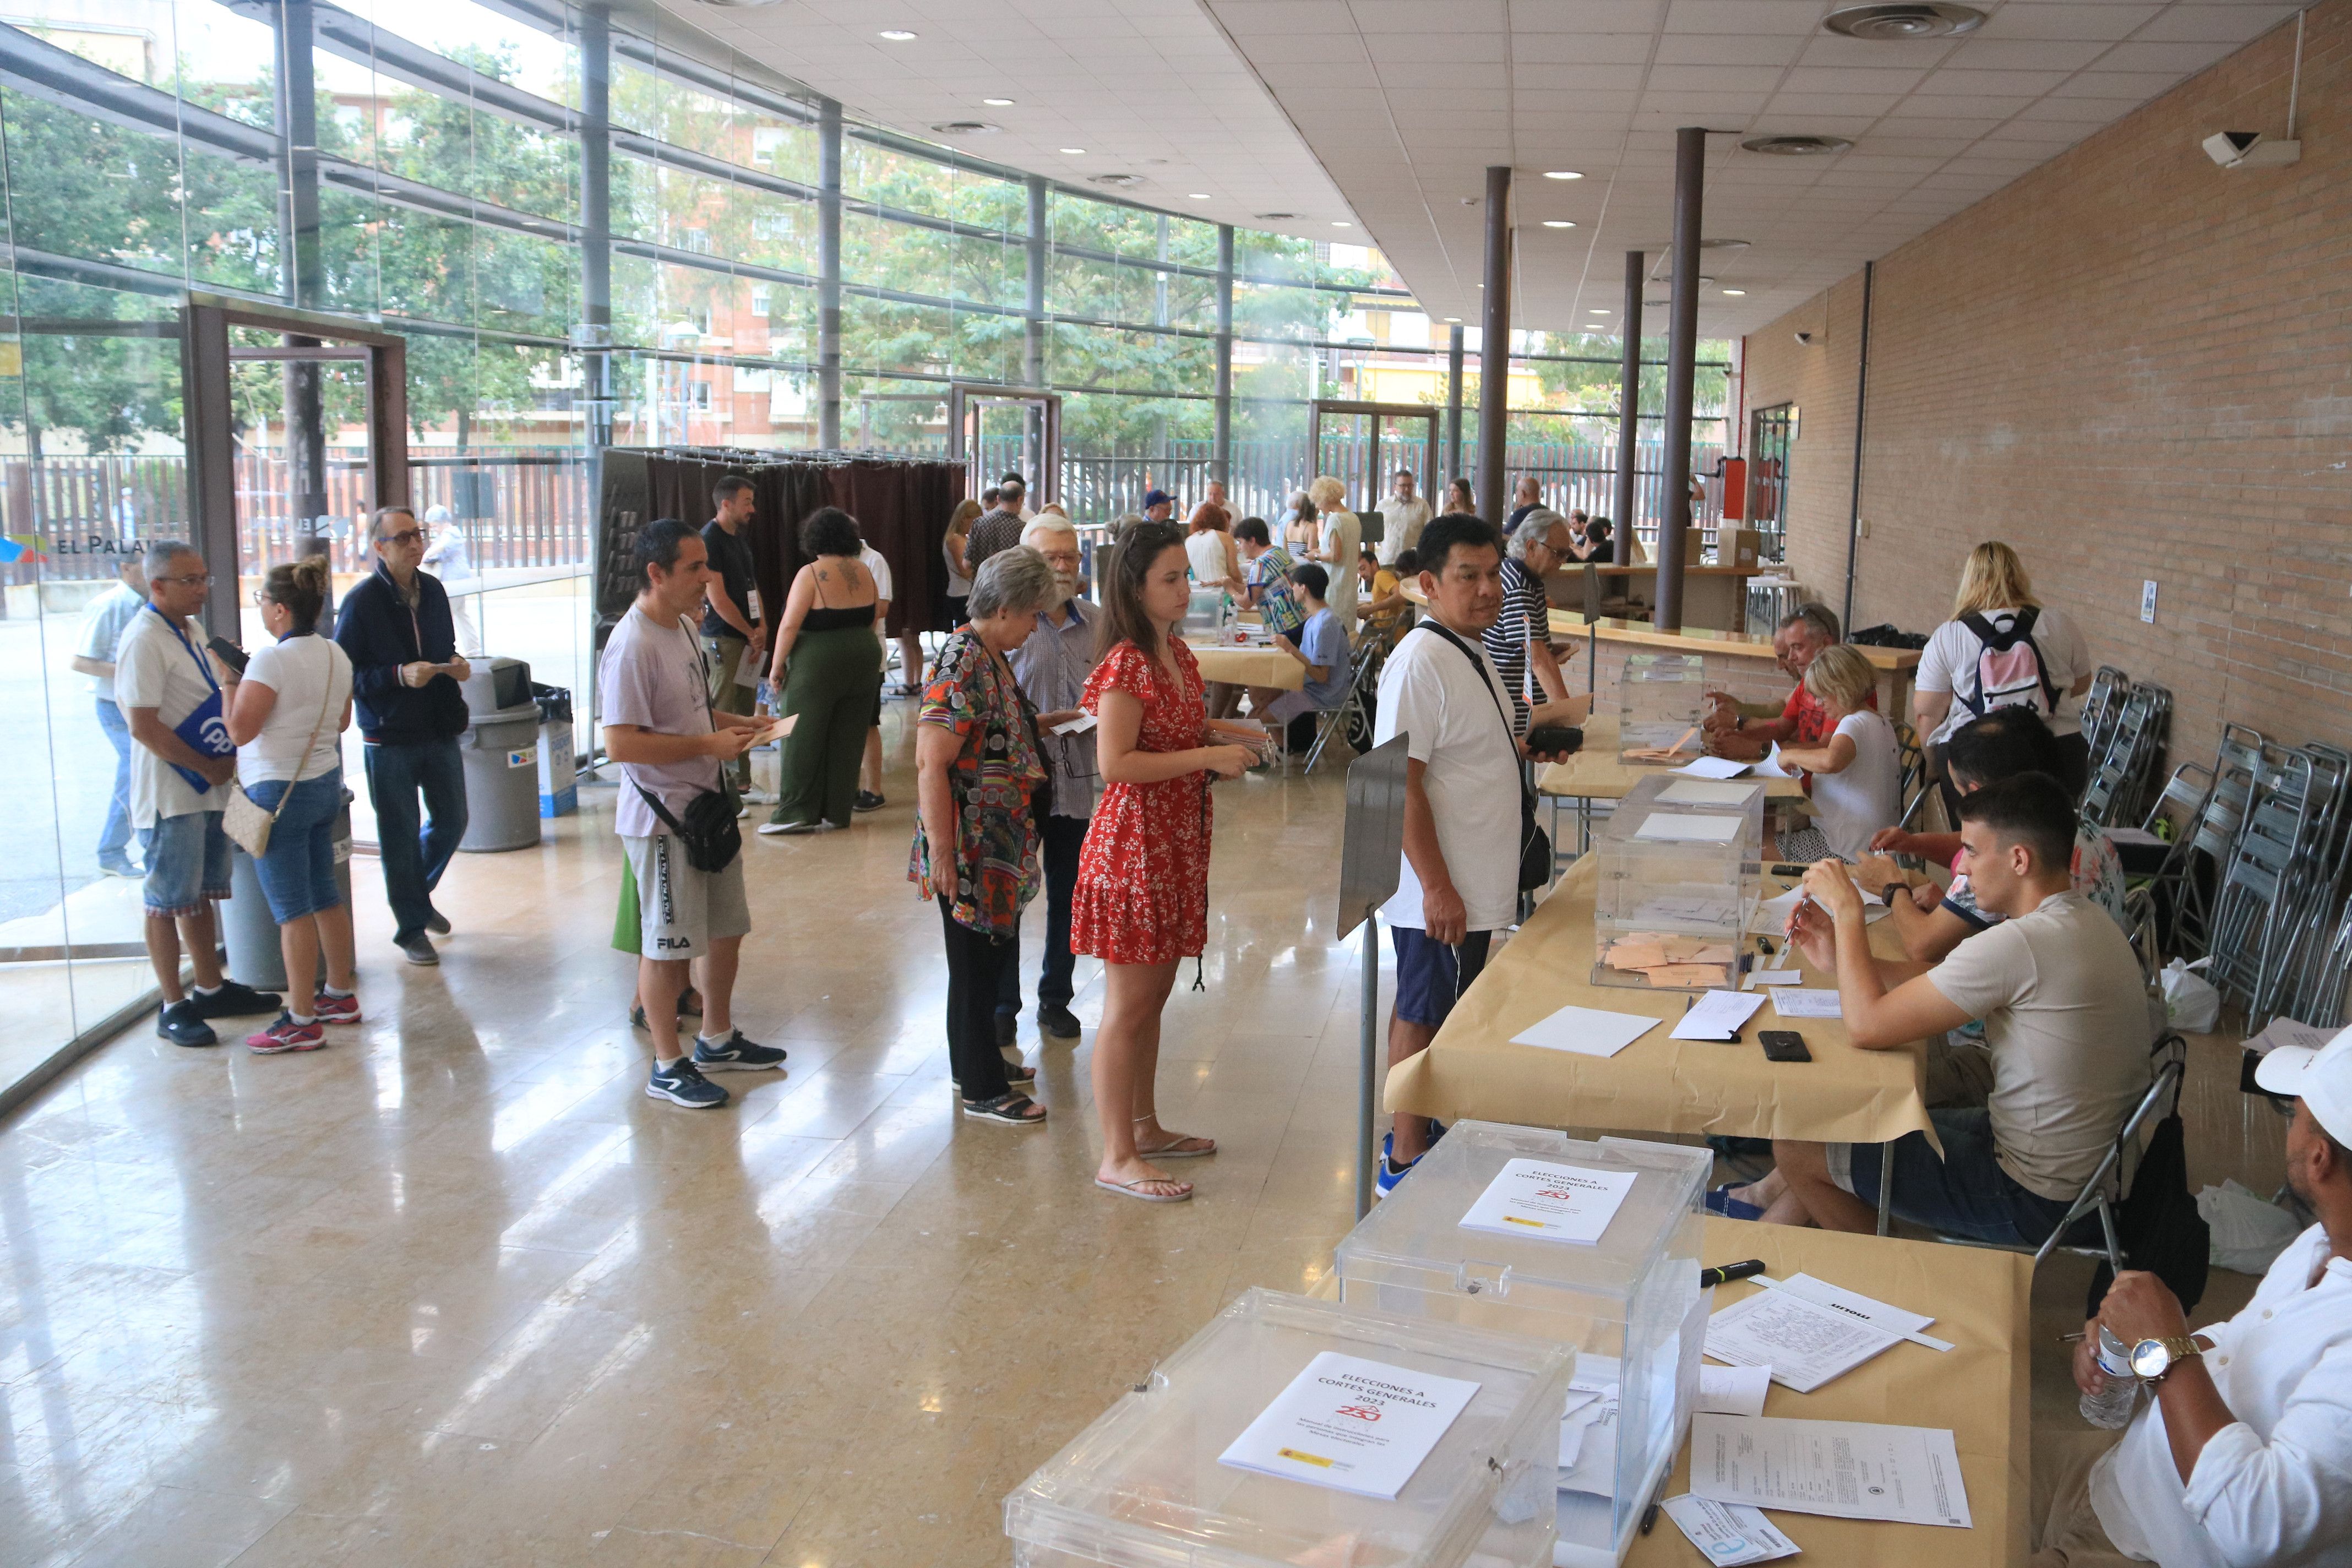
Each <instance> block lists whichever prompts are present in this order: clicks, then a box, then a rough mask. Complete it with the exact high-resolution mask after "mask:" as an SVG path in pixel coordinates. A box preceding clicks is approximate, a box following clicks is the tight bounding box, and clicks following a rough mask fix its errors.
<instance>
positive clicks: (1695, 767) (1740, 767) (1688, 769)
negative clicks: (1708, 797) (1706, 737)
mask: <svg viewBox="0 0 2352 1568" xmlns="http://www.w3.org/2000/svg"><path fill="white" fill-rule="evenodd" d="M1754 765H1755V764H1754V763H1735V762H1733V761H1732V760H1731V759H1730V758H1729V757H1701V758H1699V759H1698V761H1696V762H1695V763H1684V764H1683V765H1682V766H1681V767H1678V768H1676V769H1675V770H1674V771H1675V773H1688V774H1689V775H1690V776H1691V777H1693V778H1695V779H1736V778H1738V776H1739V775H1740V774H1742V773H1746V772H1747V771H1748V769H1749V768H1750V767H1753V766H1754ZM1666 798H1667V799H1669V800H1671V799H1673V798H1674V796H1673V795H1672V793H1671V792H1669V793H1668V795H1667V796H1666Z"/></svg>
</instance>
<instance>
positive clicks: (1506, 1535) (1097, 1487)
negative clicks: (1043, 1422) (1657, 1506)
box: [1004, 1289, 1574, 1568]
mask: <svg viewBox="0 0 2352 1568" xmlns="http://www.w3.org/2000/svg"><path fill="white" fill-rule="evenodd" d="M1327 1357H1328V1358H1346V1362H1345V1363H1343V1364H1342V1366H1341V1368H1340V1369H1339V1370H1340V1371H1341V1373H1342V1376H1341V1379H1340V1380H1336V1381H1335V1379H1334V1377H1333V1376H1332V1375H1331V1374H1332V1373H1333V1371H1334V1370H1335V1365H1334V1361H1333V1360H1325V1359H1321V1358H1327ZM1573 1359H1574V1358H1573V1357H1572V1356H1570V1354H1569V1353H1568V1352H1566V1351H1565V1350H1563V1349H1562V1348H1561V1347H1560V1346H1559V1345H1557V1344H1549V1343H1545V1342H1542V1341H1538V1340H1530V1339H1525V1338H1520V1337H1518V1336H1516V1335H1512V1334H1504V1333H1496V1332H1494V1331H1490V1330H1486V1329H1479V1328H1474V1327H1468V1326H1465V1325H1463V1324H1459V1323H1444V1322H1437V1321H1432V1320H1430V1319H1429V1318H1427V1317H1422V1316H1410V1315H1408V1316H1399V1315H1393V1314H1388V1313H1379V1312H1368V1311H1363V1310H1358V1309H1356V1308H1353V1307H1349V1306H1342V1305H1340V1304H1339V1303H1337V1302H1330V1301H1310V1300H1307V1299H1306V1298H1304V1297H1300V1296H1286V1295H1282V1294H1280V1293H1278V1292H1276V1291H1271V1290H1265V1289H1252V1290H1249V1291H1247V1292H1245V1293H1244V1294H1243V1295H1242V1297H1241V1298H1240V1299H1239V1300H1236V1301H1234V1304H1233V1305H1232V1306H1230V1307H1227V1308H1226V1309H1225V1310H1223V1311H1222V1312H1220V1313H1218V1314H1217V1315H1216V1317H1215V1318H1214V1319H1213V1320H1212V1321H1210V1322H1209V1324H1208V1326H1207V1327H1205V1328H1203V1329H1202V1331H1200V1332H1199V1333H1197V1334H1195V1335H1193V1336H1192V1339H1191V1340H1190V1341H1188V1342H1186V1343H1185V1345H1184V1347H1183V1348H1182V1349H1181V1350H1179V1351H1178V1352H1176V1353H1175V1354H1174V1355H1172V1356H1171V1357H1169V1358H1168V1359H1167V1360H1166V1361H1165V1362H1163V1363H1160V1365H1159V1366H1158V1367H1156V1368H1155V1369H1153V1371H1152V1373H1151V1375H1150V1379H1149V1380H1148V1381H1147V1382H1145V1383H1144V1384H1141V1385H1139V1388H1138V1389H1137V1391H1136V1392H1134V1393H1132V1394H1126V1395H1124V1396H1123V1397H1121V1398H1120V1400H1119V1402H1118V1404H1117V1405H1113V1406H1111V1408H1110V1409H1109V1410H1108V1412H1106V1413H1105V1414H1104V1415H1102V1416H1101V1417H1100V1418H1099V1419H1097V1421H1096V1422H1095V1423H1094V1425H1092V1426H1088V1427H1087V1429H1086V1430H1085V1431H1084V1432H1081V1433H1079V1434H1078V1436H1076V1437H1075V1438H1073V1439H1072V1440H1071V1441H1070V1443H1069V1446H1068V1447H1065V1448H1064V1449H1063V1450H1062V1451H1061V1452H1060V1453H1058V1454H1056V1455H1055V1456H1054V1457H1053V1458H1051V1459H1049V1460H1047V1461H1046V1462H1045V1466H1044V1467H1043V1468H1040V1469H1039V1470H1038V1471H1037V1473H1036V1474H1035V1475H1033V1476H1031V1477H1030V1478H1029V1479H1027V1480H1026V1481H1024V1482H1023V1483H1022V1484H1021V1486H1020V1488H1019V1489H1017V1490H1015V1491H1014V1492H1013V1494H1012V1495H1011V1496H1009V1497H1007V1498H1006V1499H1005V1500H1004V1531H1005V1533H1006V1534H1007V1535H1009V1536H1010V1537H1012V1540H1013V1563H1015V1564H1016V1565H1017V1568H1077V1565H1078V1564H1082V1563H1107V1564H1110V1565H1112V1568H1173V1565H1176V1564H1182V1565H1185V1568H1277V1565H1296V1564H1301V1563H1307V1564H1315V1563H1322V1564H1329V1565H1331V1568H1373V1565H1375V1564H1377V1565H1379V1568H1457V1565H1460V1568H1541V1565H1542V1564H1544V1563H1549V1562H1550V1561H1551V1555H1552V1537H1553V1532H1554V1530H1555V1528H1556V1520H1557V1508H1556V1504H1555V1501H1554V1492H1553V1476H1554V1470H1555V1467H1556V1461H1557V1458H1558V1455H1557V1452H1556V1450H1557V1447H1558V1443H1559V1412H1560V1407H1561V1402H1562V1400H1563V1399H1565V1398H1566V1396H1567V1395H1566V1391H1567V1386H1568V1377H1569V1370H1570V1366H1571V1365H1572V1364H1573ZM1362 1363H1370V1368H1371V1373H1372V1382H1371V1384H1370V1386H1372V1387H1374V1388H1379V1389H1388V1390H1419V1391H1424V1392H1432V1393H1433V1394H1434V1391H1438V1390H1450V1391H1451V1393H1452V1396H1453V1397H1454V1398H1456V1399H1459V1398H1461V1397H1462V1393H1461V1391H1462V1388H1463V1385H1465V1384H1470V1385H1475V1388H1474V1389H1473V1391H1472V1392H1470V1393H1469V1394H1467V1396H1466V1400H1467V1402H1466V1403H1465V1404H1459V1405H1454V1406H1452V1407H1451V1408H1454V1409H1458V1411H1459V1414H1457V1415H1453V1416H1452V1417H1451V1420H1450V1423H1448V1424H1444V1425H1443V1427H1442V1432H1441V1433H1440V1434H1439V1435H1438V1436H1436V1437H1435V1441H1434V1446H1433V1447H1428V1448H1427V1449H1426V1452H1425V1456H1424V1457H1422V1458H1419V1460H1418V1462H1417V1463H1411V1462H1410V1461H1411V1456H1412V1454H1413V1453H1418V1452H1421V1450H1420V1449H1418V1448H1416V1447H1413V1444H1412V1438H1413V1436H1414V1435H1416V1434H1418V1435H1419V1436H1420V1437H1421V1439H1422V1440H1423V1441H1426V1439H1427V1436H1428V1435H1429V1433H1430V1432H1431V1431H1432V1430H1433V1429H1434V1425H1433V1423H1431V1422H1430V1421H1429V1420H1428V1418H1426V1417H1416V1415H1414V1413H1413V1412H1412V1410H1411V1409H1410V1408H1407V1407H1405V1406H1406V1405H1411V1404H1415V1403H1420V1401H1419V1400H1418V1399H1408V1400H1407V1401H1406V1402H1405V1405H1398V1404H1395V1403H1387V1404H1384V1403H1383V1400H1382V1398H1381V1396H1380V1395H1375V1396H1374V1397H1373V1398H1371V1399H1370V1400H1367V1401H1362V1402H1361V1403H1358V1402H1357V1399H1358V1396H1355V1395H1352V1394H1349V1393H1348V1392H1346V1390H1347V1388H1348V1387H1349V1386H1353V1385H1354V1384H1349V1383H1347V1382H1346V1381H1344V1380H1345V1379H1347V1378H1357V1379H1360V1377H1361V1375H1362V1373H1361V1372H1360V1370H1358V1371H1353V1372H1349V1371H1345V1370H1344V1367H1346V1366H1353V1367H1356V1368H1359V1369H1360V1368H1361V1366H1362ZM1310 1367H1312V1368H1313V1369H1314V1371H1313V1373H1312V1374H1311V1375H1302V1374H1309V1373H1310ZM1447 1380H1454V1381H1452V1382H1448V1381H1447ZM1327 1383H1328V1384H1332V1386H1334V1387H1337V1388H1339V1390H1340V1392H1339V1393H1338V1394H1336V1395H1334V1398H1335V1399H1336V1400H1337V1402H1338V1403H1337V1404H1336V1405H1335V1406H1334V1407H1333V1408H1332V1409H1331V1410H1330V1411H1328V1412H1318V1415H1317V1419H1318V1420H1320V1421H1322V1422H1323V1424H1324V1425H1325V1426H1331V1427H1346V1428H1348V1431H1347V1432H1346V1433H1344V1434H1342V1435H1340V1436H1336V1437H1332V1438H1328V1439H1327V1438H1326V1437H1324V1436H1314V1435H1312V1428H1307V1429H1306V1430H1308V1431H1309V1433H1310V1435H1309V1436H1306V1437H1304V1438H1300V1439H1297V1440H1296V1441H1297V1447H1281V1446H1275V1447H1258V1446H1255V1444H1254V1443H1253V1439H1254V1438H1255V1436H1257V1434H1258V1432H1259V1430H1260V1429H1261V1428H1262V1427H1264V1426H1265V1423H1266V1421H1267V1420H1270V1419H1272V1418H1273V1417H1274V1416H1275V1415H1276V1414H1277V1412H1276V1411H1275V1410H1273V1409H1270V1407H1273V1406H1277V1405H1280V1406H1281V1407H1282V1409H1283V1410H1284V1411H1287V1410H1289V1409H1291V1408H1292V1406H1290V1405H1286V1404H1285V1401H1286V1399H1287V1398H1288V1396H1289V1395H1290V1394H1291V1393H1292V1392H1293V1391H1294V1389H1295V1388H1298V1387H1304V1388H1305V1389H1307V1391H1308V1393H1309V1394H1315V1393H1316V1391H1317V1390H1318V1385H1320V1384H1327ZM1436 1396H1437V1397H1440V1398H1441V1399H1442V1397H1443V1396H1442V1395H1436ZM1383 1415H1385V1416H1386V1419H1385V1420H1383V1419H1382V1417H1383ZM1367 1423H1373V1424H1374V1425H1367ZM1416 1423H1418V1424H1416ZM1289 1429H1290V1428H1289V1427H1287V1426H1285V1427H1284V1430H1289ZM1391 1442H1393V1444H1395V1445H1398V1447H1391V1449H1390V1450H1389V1451H1388V1458H1389V1459H1390V1460H1391V1462H1393V1463H1395V1464H1397V1465H1399V1466H1403V1465H1406V1464H1410V1473H1409V1475H1406V1476H1404V1477H1403V1479H1402V1480H1401V1484H1398V1485H1396V1486H1395V1488H1394V1490H1393V1495H1392V1496H1377V1495H1367V1494H1366V1493H1364V1492H1360V1491H1351V1490H1343V1489H1339V1487H1337V1486H1334V1485H1331V1484H1328V1478H1329V1477H1331V1476H1333V1475H1334V1474H1336V1473H1337V1472H1336V1471H1335V1469H1334V1468H1332V1466H1331V1464H1330V1461H1329V1460H1328V1459H1327V1458H1322V1457H1320V1456H1318V1454H1316V1453H1313V1452H1309V1451H1307V1449H1308V1448H1309V1447H1312V1448H1315V1449H1320V1450H1323V1451H1324V1453H1327V1454H1340V1453H1349V1452H1353V1453H1355V1454H1358V1455H1360V1456H1369V1457H1366V1458H1363V1459H1362V1465H1363V1467H1364V1468H1363V1474H1364V1475H1365V1476H1366V1477H1367V1478H1369V1477H1370V1475H1371V1473H1372V1472H1371V1469H1370V1467H1371V1466H1373V1465H1374V1464H1376V1463H1378V1462H1379V1454H1378V1450H1379V1449H1380V1447H1381V1445H1382V1444H1383V1443H1391ZM1351 1444H1352V1445H1354V1447H1352V1448H1350V1447H1349V1445H1351ZM1236 1455H1240V1456H1242V1457H1244V1458H1259V1457H1265V1458H1271V1459H1272V1462H1273V1463H1275V1464H1276V1465H1286V1466H1287V1467H1288V1468H1291V1469H1293V1470H1295V1471H1297V1472H1298V1473H1301V1474H1307V1475H1313V1476H1317V1477H1318V1478H1322V1479H1318V1480H1314V1481H1309V1480H1301V1479H1292V1478H1291V1476H1289V1475H1286V1474H1272V1473H1267V1472H1266V1471H1265V1470H1264V1469H1259V1468H1245V1467H1244V1466H1243V1465H1241V1464H1236V1463H1233V1462H1230V1461H1231V1460H1232V1459H1233V1458H1234V1457H1235V1456H1236ZM1276 1456H1279V1458H1276ZM1400 1456H1402V1457H1400ZM1394 1479H1396V1478H1395V1477H1391V1480H1394ZM1368 1484H1369V1483H1368Z"/></svg>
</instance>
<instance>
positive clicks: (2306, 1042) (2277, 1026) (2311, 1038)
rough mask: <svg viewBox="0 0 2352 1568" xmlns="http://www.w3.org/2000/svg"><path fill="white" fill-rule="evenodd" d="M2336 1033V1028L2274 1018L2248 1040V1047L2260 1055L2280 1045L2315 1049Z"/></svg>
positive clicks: (2308, 1049)
mask: <svg viewBox="0 0 2352 1568" xmlns="http://www.w3.org/2000/svg"><path fill="white" fill-rule="evenodd" d="M2335 1037H2336V1030H2334V1029H2315V1028H2313V1027H2312V1026H2310V1025H2309V1024H2298V1023H2296V1022H2295V1021H2294V1019H2293V1018H2273V1019H2272V1020H2271V1021H2270V1022H2269V1023H2267V1024H2265V1025H2263V1032H2262V1033H2261V1034H2259V1035H2256V1036H2254V1037H2252V1038H2251V1039H2249V1040H2247V1041H2246V1049H2248V1050H2250V1051H2252V1052H2253V1053H2254V1054H2255V1055H2256V1056H2258V1057H2259V1056H2268V1055H2269V1054H2270V1053H2271V1052H2272V1051H2273V1050H2274V1049H2276V1048H2277V1047H2280V1046H2301V1047H2303V1048H2304V1049H2305V1050H2307V1051H2315V1050H2317V1049H2318V1048H2319V1047H2322V1046H2324V1045H2326V1043H2327V1042H2328V1041H2330V1040H2332V1039H2334V1038H2335Z"/></svg>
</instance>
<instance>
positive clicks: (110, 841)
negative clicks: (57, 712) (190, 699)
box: [98, 697, 131, 866]
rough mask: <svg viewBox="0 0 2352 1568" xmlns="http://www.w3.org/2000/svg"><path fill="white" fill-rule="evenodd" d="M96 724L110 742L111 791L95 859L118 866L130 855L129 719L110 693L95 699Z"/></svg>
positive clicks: (108, 864)
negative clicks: (112, 767) (112, 774)
mask: <svg viewBox="0 0 2352 1568" xmlns="http://www.w3.org/2000/svg"><path fill="white" fill-rule="evenodd" d="M98 727H99V728H100V729H101V730H103V731H106V738H107V739H108V740H110V741H111V742H114V794H113V795H112V797H111V798H110V800H109V801H108V802H107V806H106V826H105V827H104V828H102V829H100V832H99V835H98V863H99V864H100V865H101V866H119V865H121V864H123V863H125V862H127V861H128V860H129V859H130V857H129V856H127V855H125V854H124V853H123V851H124V850H125V849H127V848H129V847H131V721H129V720H128V719H125V718H124V717H123V716H122V710H121V709H120V708H117V707H116V706H115V705H114V699H113V698H111V697H101V698H100V699H99V700H98Z"/></svg>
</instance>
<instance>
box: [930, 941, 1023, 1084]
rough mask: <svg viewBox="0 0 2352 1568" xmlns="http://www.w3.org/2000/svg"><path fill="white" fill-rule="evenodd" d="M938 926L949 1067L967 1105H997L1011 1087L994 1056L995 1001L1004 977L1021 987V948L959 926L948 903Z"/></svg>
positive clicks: (999, 1061) (1002, 1068) (1015, 942)
mask: <svg viewBox="0 0 2352 1568" xmlns="http://www.w3.org/2000/svg"><path fill="white" fill-rule="evenodd" d="M940 925H941V926H942V927H943V928H944V929H945V931H946V933H947V948H948V1062H949V1065H950V1067H951V1068H953V1069H954V1072H955V1079H956V1082H957V1084H958V1085H960V1086H961V1093H962V1095H963V1097H964V1099H966V1100H974V1101H978V1100H994V1099H995V1098H996V1097H997V1096H998V1095H1000V1094H1003V1092H1004V1091H1005V1089H1007V1088H1009V1087H1011V1086H1010V1084H1009V1082H1008V1080H1007V1079H1005V1076H1004V1058H1003V1057H1001V1056H999V1055H997V1053H996V997H997V994H998V992H999V990H1000V989H1001V988H1002V987H1003V984H1004V981H1005V977H1006V976H1008V975H1010V976H1011V977H1012V978H1013V982H1014V983H1015V984H1018V983H1019V981H1020V969H1021V942H1020V941H1019V939H1018V938H1016V937H992V936H990V935H988V934H987V933H985V932H983V931H974V930H972V929H971V927H970V926H968V925H964V924H961V922H959V921H957V920H956V918H955V912H954V910H953V909H952V908H951V907H950V904H949V902H948V900H945V899H941V900H940Z"/></svg>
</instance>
